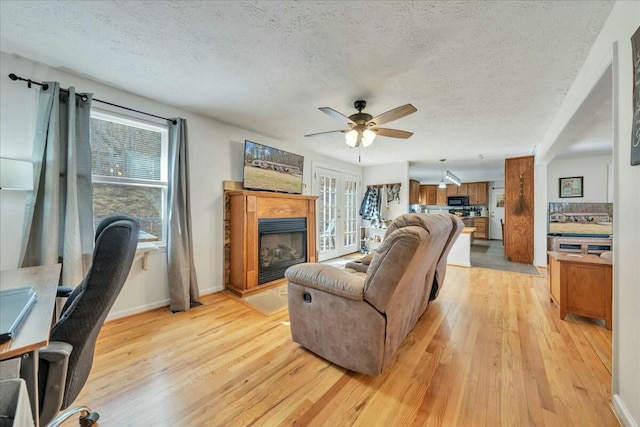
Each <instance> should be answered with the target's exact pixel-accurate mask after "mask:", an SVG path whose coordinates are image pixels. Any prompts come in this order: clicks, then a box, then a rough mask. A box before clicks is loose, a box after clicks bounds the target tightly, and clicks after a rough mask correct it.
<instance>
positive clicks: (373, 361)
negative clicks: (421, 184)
mask: <svg viewBox="0 0 640 427" xmlns="http://www.w3.org/2000/svg"><path fill="white" fill-rule="evenodd" d="M463 227H464V225H463V224H462V221H461V220H460V219H459V218H457V217H456V216H454V215H450V214H435V215H428V214H406V215H402V216H400V217H398V218H396V219H395V220H394V222H393V223H392V224H391V226H390V227H389V230H388V231H387V233H386V235H385V238H384V241H383V243H382V244H381V245H380V247H379V248H378V249H377V251H376V252H375V253H374V255H373V258H372V259H371V262H370V264H369V265H368V267H367V268H366V272H364V271H356V270H355V269H351V268H344V269H339V268H335V267H332V266H329V265H325V264H315V263H304V264H298V265H295V266H293V267H290V268H289V269H288V270H287V271H286V273H285V276H286V278H287V279H288V280H289V285H288V304H289V319H290V323H291V336H292V338H293V341H295V342H297V343H299V344H300V345H302V346H303V347H305V348H307V349H308V350H311V351H312V352H314V353H316V354H318V355H319V356H322V357H323V358H325V359H327V360H329V361H331V362H333V363H335V364H337V365H340V366H343V367H345V368H347V369H351V370H353V371H357V372H362V373H365V374H369V375H378V374H380V373H381V372H382V370H383V369H384V367H385V366H386V365H387V363H389V361H390V360H391V359H392V358H393V356H394V354H395V352H396V350H397V349H398V347H399V346H400V344H402V341H403V340H404V338H405V337H406V336H407V335H408V334H409V332H410V331H411V330H412V329H413V327H414V326H415V324H416V322H417V321H418V319H419V318H420V316H421V315H422V314H423V313H424V311H425V310H426V308H427V306H428V304H429V302H430V301H431V300H433V299H434V298H436V297H437V294H438V291H439V290H440V288H441V287H442V283H443V281H444V274H445V270H446V258H447V254H448V252H449V249H450V248H451V245H452V244H453V243H454V242H455V240H456V238H457V237H458V235H459V234H460V232H461V231H462V228H463Z"/></svg>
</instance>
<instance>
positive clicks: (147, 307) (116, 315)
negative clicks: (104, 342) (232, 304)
mask: <svg viewBox="0 0 640 427" xmlns="http://www.w3.org/2000/svg"><path fill="white" fill-rule="evenodd" d="M222 290H224V288H223V287H222V286H213V287H211V288H206V289H201V290H200V295H207V294H212V293H215V292H220V291H222ZM167 306H169V298H166V299H163V300H160V301H154V302H150V303H149V304H143V305H138V306H136V307H131V308H128V309H126V310H120V311H114V312H110V313H109V315H108V316H107V319H106V320H107V321H109V320H116V319H120V318H121V317H127V316H133V315H134V314H139V313H144V312H145V311H151V310H155V309H156V308H160V307H167Z"/></svg>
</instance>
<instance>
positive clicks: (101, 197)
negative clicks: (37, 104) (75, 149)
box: [91, 110, 168, 243]
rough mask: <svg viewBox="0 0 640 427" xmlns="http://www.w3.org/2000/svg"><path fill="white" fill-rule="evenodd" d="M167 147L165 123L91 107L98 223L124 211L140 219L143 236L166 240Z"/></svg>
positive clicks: (93, 172) (141, 236)
mask: <svg viewBox="0 0 640 427" xmlns="http://www.w3.org/2000/svg"><path fill="white" fill-rule="evenodd" d="M167 147H168V129H167V128H166V127H165V126H161V125H156V124H151V123H148V122H144V121H140V120H135V119H131V118H124V117H121V116H117V115H114V114H112V113H104V112H99V111H96V110H92V111H91V155H92V161H91V162H92V175H93V210H94V221H95V225H96V226H97V225H98V224H99V223H100V222H101V221H102V220H103V219H104V218H106V217H107V216H109V215H113V214H116V213H125V214H128V215H131V216H134V217H136V218H138V220H139V221H140V224H141V226H142V227H141V230H140V240H143V241H159V242H161V243H162V242H165V241H166V224H165V219H166V206H167V186H168V163H167V157H168V155H167Z"/></svg>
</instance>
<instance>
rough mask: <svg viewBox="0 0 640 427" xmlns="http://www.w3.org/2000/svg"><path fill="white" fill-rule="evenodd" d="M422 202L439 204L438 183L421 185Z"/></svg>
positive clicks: (430, 204) (423, 203)
mask: <svg viewBox="0 0 640 427" xmlns="http://www.w3.org/2000/svg"><path fill="white" fill-rule="evenodd" d="M420 204H422V205H429V206H433V205H437V204H438V186H437V185H421V186H420Z"/></svg>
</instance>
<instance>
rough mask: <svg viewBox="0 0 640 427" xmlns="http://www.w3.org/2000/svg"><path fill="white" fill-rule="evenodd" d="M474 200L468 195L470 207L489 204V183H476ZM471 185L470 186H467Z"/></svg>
mask: <svg viewBox="0 0 640 427" xmlns="http://www.w3.org/2000/svg"><path fill="white" fill-rule="evenodd" d="M474 184H475V187H476V191H475V193H476V194H475V198H472V196H471V194H469V203H470V204H472V205H487V204H489V183H488V182H476V183H474ZM469 185H471V184H469Z"/></svg>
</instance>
